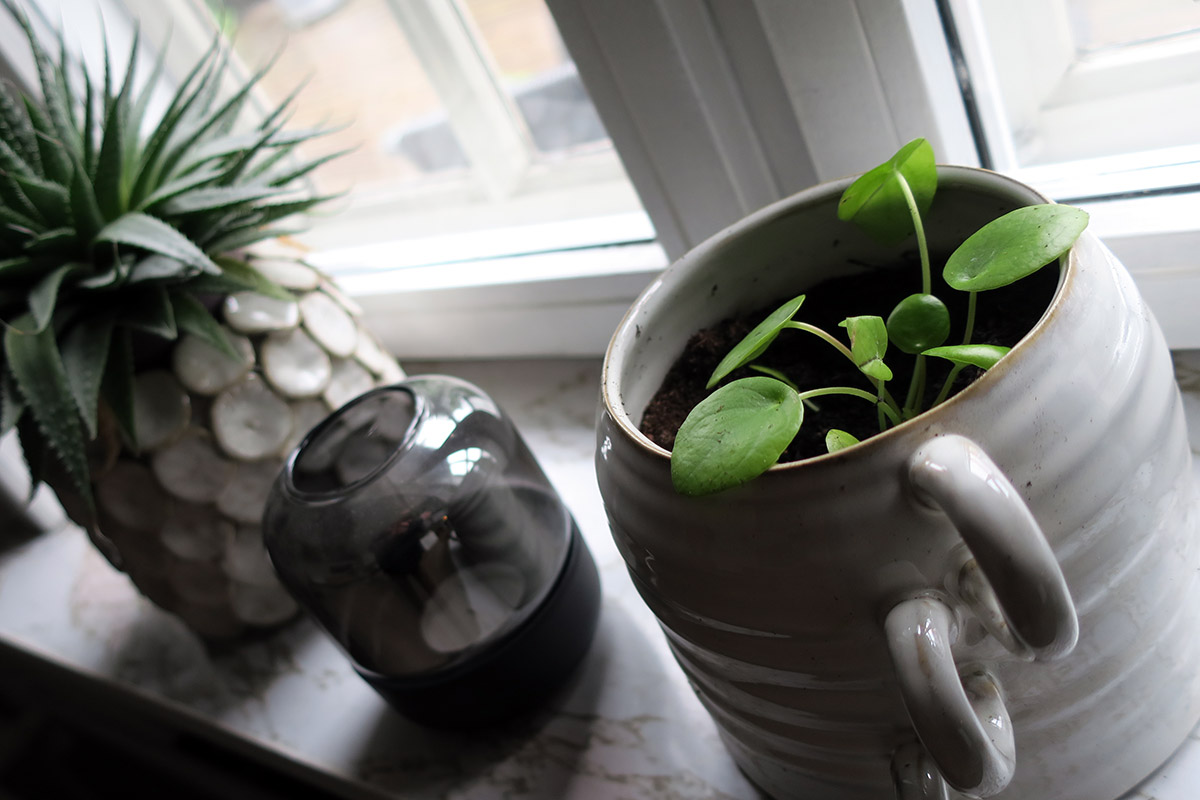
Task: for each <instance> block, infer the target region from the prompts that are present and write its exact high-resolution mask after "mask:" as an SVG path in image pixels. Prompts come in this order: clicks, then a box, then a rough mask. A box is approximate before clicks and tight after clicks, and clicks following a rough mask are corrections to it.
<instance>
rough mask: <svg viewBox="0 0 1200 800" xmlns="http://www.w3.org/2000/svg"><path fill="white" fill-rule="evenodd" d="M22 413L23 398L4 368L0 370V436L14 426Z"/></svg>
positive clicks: (23, 409)
mask: <svg viewBox="0 0 1200 800" xmlns="http://www.w3.org/2000/svg"><path fill="white" fill-rule="evenodd" d="M2 366H3V365H0V367H2ZM24 413H25V400H24V398H22V397H21V393H20V392H18V391H17V382H16V380H14V379H13V376H12V373H11V372H9V371H8V369H7V368H4V369H2V370H0V436H3V435H5V434H7V433H8V432H9V431H11V430H12V429H13V428H15V427H16V425H17V422H18V421H20V419H21V416H22V415H23V414H24Z"/></svg>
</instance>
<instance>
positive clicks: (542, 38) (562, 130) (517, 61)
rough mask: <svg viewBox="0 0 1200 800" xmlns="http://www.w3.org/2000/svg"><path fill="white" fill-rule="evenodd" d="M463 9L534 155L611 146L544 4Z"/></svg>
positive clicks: (475, 1) (510, 1) (514, 0)
mask: <svg viewBox="0 0 1200 800" xmlns="http://www.w3.org/2000/svg"><path fill="white" fill-rule="evenodd" d="M465 7H466V8H467V10H468V12H469V14H470V16H471V18H472V21H473V22H474V23H475V25H476V27H477V29H478V32H479V36H480V37H481V38H482V39H483V41H484V43H485V45H486V47H487V50H488V53H489V55H490V56H491V59H492V60H493V62H494V63H495V65H496V69H497V71H498V73H499V75H498V77H499V79H500V85H501V86H502V88H503V89H504V90H505V92H506V93H507V94H508V96H509V97H510V98H511V99H512V101H513V102H514V103H515V104H516V106H517V108H518V109H519V110H520V112H521V115H522V116H523V117H524V119H525V123H526V125H528V127H529V132H530V134H531V136H532V137H533V142H534V145H535V146H536V147H537V149H538V150H539V151H541V152H542V153H554V152H561V151H569V150H571V149H573V148H578V147H580V146H587V145H592V146H597V145H598V146H611V144H610V142H609V140H608V135H607V134H606V133H605V131H604V125H603V124H602V123H601V122H600V118H599V116H598V115H597V114H596V109H595V108H594V107H593V106H592V103H591V100H590V99H589V98H588V95H587V90H585V89H584V87H583V83H582V82H581V81H580V79H579V74H578V73H577V72H576V71H575V65H574V63H573V62H572V61H571V57H570V56H569V55H568V54H567V50H566V47H565V46H564V45H563V43H562V39H561V38H560V37H559V35H558V30H557V29H556V28H555V27H554V20H553V19H552V18H551V16H550V11H549V9H547V8H546V4H545V2H544V0H466V2H465Z"/></svg>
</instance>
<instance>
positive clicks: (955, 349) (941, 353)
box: [921, 344, 1012, 369]
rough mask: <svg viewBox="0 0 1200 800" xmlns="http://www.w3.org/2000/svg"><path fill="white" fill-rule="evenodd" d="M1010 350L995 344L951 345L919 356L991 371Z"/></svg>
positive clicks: (930, 350) (927, 351) (931, 349)
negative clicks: (934, 357)
mask: <svg viewBox="0 0 1200 800" xmlns="http://www.w3.org/2000/svg"><path fill="white" fill-rule="evenodd" d="M1011 349H1012V348H1010V347H1001V346H1000V345H995V344H952V345H947V346H946V347H933V348H930V349H929V350H926V351H925V352H924V353H922V354H921V355H926V356H936V357H937V358H944V359H947V360H948V361H953V362H954V363H955V364H959V365H961V366H964V367H967V366H969V367H979V368H980V369H991V368H992V367H994V366H996V362H997V361H999V360H1000V359H1001V358H1002V357H1003V356H1004V354H1005V353H1007V352H1008V351H1009V350H1011Z"/></svg>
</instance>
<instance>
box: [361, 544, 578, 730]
mask: <svg viewBox="0 0 1200 800" xmlns="http://www.w3.org/2000/svg"><path fill="white" fill-rule="evenodd" d="M599 618H600V575H599V573H598V572H597V571H596V563H595V561H594V560H593V559H592V554H591V552H590V551H589V550H588V548H587V544H586V543H585V542H584V540H583V536H582V535H580V533H579V529H578V528H577V527H576V526H575V524H574V521H572V524H571V542H570V546H569V550H568V552H567V560H566V563H565V564H564V565H563V569H562V572H561V573H560V574H559V577H558V580H557V582H556V583H555V585H554V587H553V588H552V589H551V590H550V594H549V595H548V596H547V597H546V599H545V600H544V601H543V603H542V605H541V607H540V608H539V609H538V610H537V611H536V612H535V613H534V614H533V616H531V617H530V618H529V619H528V620H527V621H526V622H525V623H524V624H523V625H521V627H520V628H518V629H517V630H515V631H513V632H512V634H510V635H509V636H508V637H506V638H505V639H504V640H503V641H501V642H498V643H497V644H496V645H495V646H494V647H493V648H491V649H489V650H487V651H485V652H483V653H480V654H479V655H478V656H477V657H475V658H473V659H471V660H470V661H468V662H466V663H464V664H460V665H457V666H456V667H454V668H453V669H450V670H447V671H445V672H442V673H439V674H437V675H435V676H429V677H425V678H388V677H384V676H379V675H372V674H369V673H364V672H362V671H359V674H360V675H361V676H362V677H363V679H364V680H366V682H367V683H369V684H370V685H371V686H372V688H374V689H375V691H377V692H379V694H380V695H382V696H383V698H384V699H385V700H387V701H388V703H389V704H390V705H391V706H392V708H394V709H395V710H396V711H398V712H399V713H400V714H401V715H403V716H405V717H407V718H408V719H410V720H412V721H413V722H417V723H420V724H422V725H426V726H429V727H435V728H459V729H461V728H467V727H479V726H486V725H493V724H497V723H501V722H503V721H505V720H507V719H510V718H512V717H515V716H517V715H519V714H521V713H523V712H526V711H530V710H532V709H533V708H535V707H536V706H537V705H538V704H539V703H540V702H541V701H543V700H545V699H546V697H547V696H548V695H549V694H550V693H551V692H553V691H554V690H555V689H557V688H558V687H559V686H561V685H562V684H563V683H564V682H565V681H566V679H567V678H568V677H570V675H571V673H572V672H573V671H574V669H575V667H576V666H577V665H578V664H579V662H580V661H581V660H582V659H583V657H584V655H585V654H586V653H587V650H588V647H589V646H590V645H591V643H592V638H593V637H594V635H595V633H596V626H597V623H598V621H599Z"/></svg>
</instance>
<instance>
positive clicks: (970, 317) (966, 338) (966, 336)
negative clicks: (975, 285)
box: [962, 292, 979, 344]
mask: <svg viewBox="0 0 1200 800" xmlns="http://www.w3.org/2000/svg"><path fill="white" fill-rule="evenodd" d="M978 296H979V292H967V325H966V328H965V329H964V331H963V341H962V343H963V344H970V343H971V337H972V336H974V335H975V300H976V298H977V297H978Z"/></svg>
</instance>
